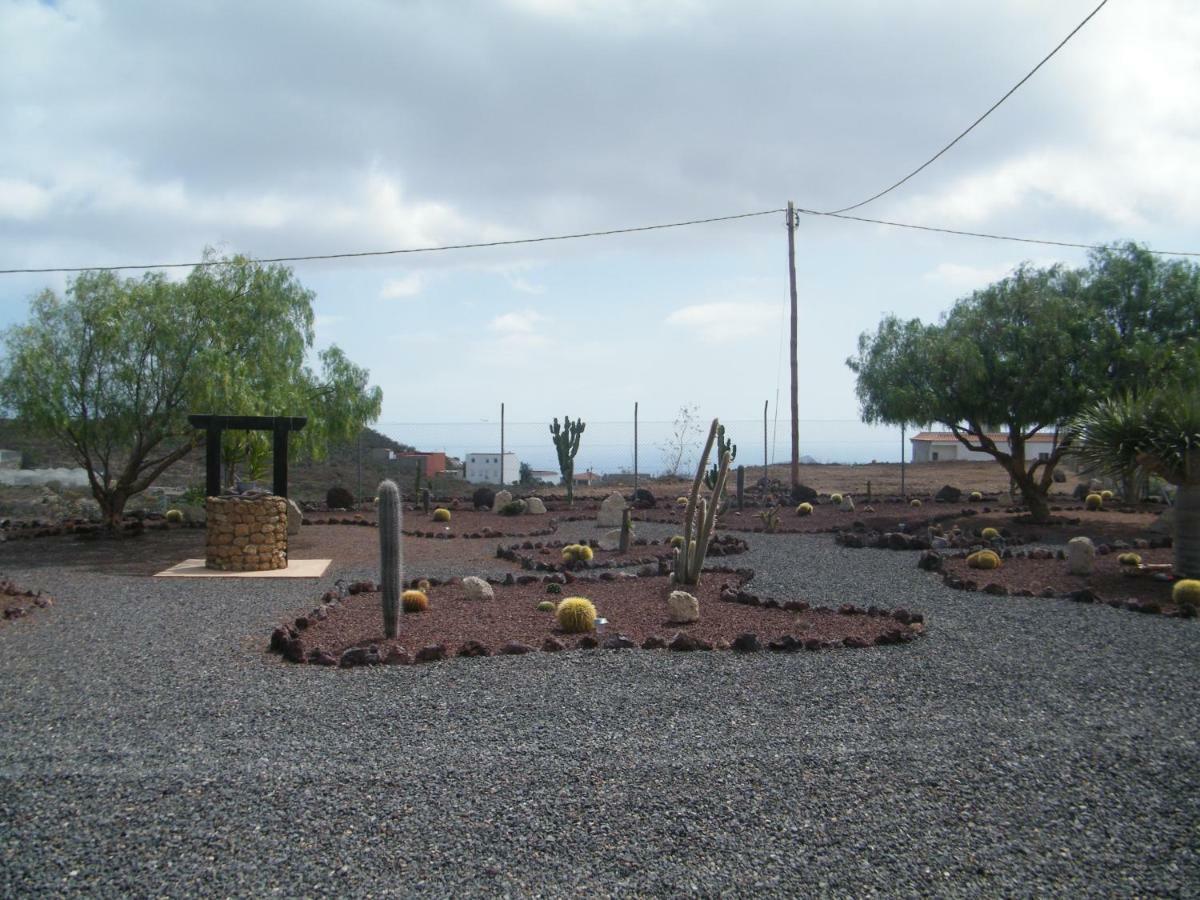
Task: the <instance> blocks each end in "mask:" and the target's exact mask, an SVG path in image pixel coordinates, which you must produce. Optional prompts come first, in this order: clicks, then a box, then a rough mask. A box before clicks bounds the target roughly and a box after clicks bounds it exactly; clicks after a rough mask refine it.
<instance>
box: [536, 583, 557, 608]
mask: <svg viewBox="0 0 1200 900" xmlns="http://www.w3.org/2000/svg"><path fill="white" fill-rule="evenodd" d="M555 587H558V585H557V584H556V585H555ZM537 608H538V612H554V604H553V603H552V602H551V601H549V600H543V601H542V602H541V603H539V604H538V605H537Z"/></svg>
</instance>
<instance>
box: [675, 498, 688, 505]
mask: <svg viewBox="0 0 1200 900" xmlns="http://www.w3.org/2000/svg"><path fill="white" fill-rule="evenodd" d="M675 505H676V506H687V505H688V498H687V497H676V498H675Z"/></svg>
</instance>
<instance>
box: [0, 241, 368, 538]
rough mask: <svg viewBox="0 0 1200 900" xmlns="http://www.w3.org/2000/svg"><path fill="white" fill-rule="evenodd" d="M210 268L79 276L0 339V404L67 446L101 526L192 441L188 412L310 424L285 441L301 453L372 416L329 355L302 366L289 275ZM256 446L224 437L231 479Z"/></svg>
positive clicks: (243, 265) (232, 265)
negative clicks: (293, 418) (182, 273)
mask: <svg viewBox="0 0 1200 900" xmlns="http://www.w3.org/2000/svg"><path fill="white" fill-rule="evenodd" d="M213 263H214V264H213V265H209V266H204V267H198V268H197V269H195V270H194V271H193V272H192V273H191V275H190V276H189V277H188V278H187V279H186V280H185V281H184V282H182V283H174V282H170V281H168V280H167V279H166V278H164V277H163V276H162V275H158V274H147V275H144V276H142V277H141V278H140V279H126V280H121V279H119V278H118V277H117V276H116V275H114V274H113V273H111V272H87V273H84V274H82V275H80V276H78V277H77V278H76V279H74V281H72V282H71V284H70V285H69V286H68V289H67V293H66V297H65V298H60V297H59V296H57V295H56V294H55V293H54V292H53V291H49V290H47V291H44V292H42V294H40V295H39V296H38V297H36V298H35V299H34V300H33V302H32V305H31V316H30V320H29V322H27V323H26V324H24V325H19V326H16V327H14V328H11V329H9V330H8V331H6V332H5V333H4V335H3V341H4V344H5V358H4V360H3V362H2V363H0V390H3V400H4V405H5V406H6V407H7V408H8V409H9V410H10V411H12V412H13V413H15V415H16V416H17V417H18V419H19V420H20V421H21V422H22V423H23V424H24V425H25V426H26V427H28V428H30V429H31V430H33V431H36V432H39V433H43V434H47V435H50V436H52V437H54V438H57V439H58V440H60V441H61V442H62V443H63V444H64V445H65V446H66V447H67V448H68V449H69V450H70V451H71V453H72V454H73V455H74V457H75V459H76V460H77V462H78V463H79V465H80V466H81V467H82V468H84V469H85V470H86V471H87V473H88V479H89V482H90V484H91V489H92V494H93V496H94V497H95V498H96V501H97V502H98V503H99V504H100V508H101V511H102V513H103V515H104V518H105V520H106V521H107V522H108V524H109V525H110V527H115V526H116V525H117V524H119V522H120V520H121V516H122V512H123V510H124V508H125V504H126V502H127V501H128V500H129V498H131V497H133V496H135V495H137V494H138V493H140V492H142V491H144V490H145V489H146V488H147V487H149V486H150V485H151V484H152V483H153V482H154V480H155V479H156V478H158V477H159V476H160V475H161V474H162V473H163V472H164V471H166V469H167V468H169V467H170V466H171V465H172V464H174V463H175V462H177V461H178V460H180V459H182V458H183V457H184V456H186V455H187V454H188V453H190V452H191V451H192V450H193V449H194V448H196V447H198V446H200V445H201V444H202V443H203V440H204V436H203V434H202V433H200V432H198V431H196V430H195V429H193V428H192V427H191V426H190V425H189V424H188V422H187V415H188V414H189V413H193V412H219V413H224V414H230V415H239V414H241V415H247V414H269V413H271V414H273V413H279V414H284V415H307V416H308V417H309V424H308V426H307V427H306V428H305V429H304V430H303V431H302V432H300V433H299V435H298V437H299V438H300V439H299V440H298V441H296V442H295V444H296V451H297V452H298V453H307V454H310V455H319V454H320V453H321V452H323V450H324V448H325V446H326V445H327V443H328V442H329V441H331V440H337V439H345V438H348V437H350V436H351V435H353V434H354V433H356V431H357V429H358V428H359V427H361V425H362V424H363V423H364V422H365V421H370V420H373V419H375V418H377V417H378V414H379V408H380V404H381V399H382V396H381V392H380V390H379V388H377V387H376V388H370V387H368V385H367V372H366V371H365V370H364V369H362V368H359V367H358V366H355V365H354V364H353V363H351V362H350V361H349V360H348V359H347V358H346V357H345V355H344V354H343V353H342V352H341V351H340V350H338V349H337V348H336V347H330V348H329V349H327V350H324V351H322V352H321V353H320V354H318V359H319V361H320V363H321V373H320V374H319V375H318V374H316V373H314V372H312V371H311V370H310V369H309V368H308V367H307V366H306V365H305V355H306V351H308V349H309V348H310V347H311V346H312V342H313V332H312V319H313V314H312V297H313V295H312V292H311V291H307V290H305V289H304V288H303V287H302V286H301V285H300V284H299V283H298V282H297V281H296V280H295V278H294V277H293V276H292V273H291V271H290V270H288V269H286V268H285V267H282V266H262V265H259V264H257V263H254V262H252V261H250V260H247V259H245V258H242V257H235V258H232V259H224V260H214V261H213ZM254 440H255V439H254V438H253V437H251V438H249V439H248V440H247V439H246V438H245V436H243V435H231V436H230V446H229V448H228V452H226V453H224V454H223V455H224V457H225V460H226V463H227V473H228V474H229V475H230V477H232V475H233V474H234V473H235V472H236V466H237V464H238V462H239V460H242V461H244V460H246V459H251V458H253V457H254V455H255V454H256V452H257V451H256V450H255V449H254V446H255V445H254ZM226 449H227V448H223V451H224V450H226Z"/></svg>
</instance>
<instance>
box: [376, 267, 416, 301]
mask: <svg viewBox="0 0 1200 900" xmlns="http://www.w3.org/2000/svg"><path fill="white" fill-rule="evenodd" d="M424 288H425V276H424V275H422V274H421V273H420V272H409V273H408V274H407V275H404V276H402V277H400V278H393V279H391V280H390V281H387V282H385V283H384V285H383V288H382V289H380V291H379V296H380V297H381V298H383V299H384V300H399V299H403V298H405V297H415V296H416V295H417V294H419V293H421V291H422V290H424Z"/></svg>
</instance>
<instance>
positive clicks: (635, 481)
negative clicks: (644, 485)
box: [633, 400, 638, 496]
mask: <svg viewBox="0 0 1200 900" xmlns="http://www.w3.org/2000/svg"><path fill="white" fill-rule="evenodd" d="M637 445H638V405H637V401H636V400H635V401H634V403H633V493H634V495H635V496H636V494H637V489H638V457H637V451H638V446H637Z"/></svg>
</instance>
